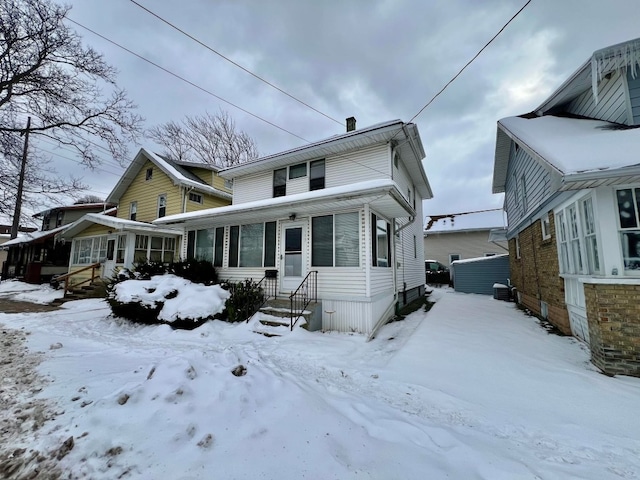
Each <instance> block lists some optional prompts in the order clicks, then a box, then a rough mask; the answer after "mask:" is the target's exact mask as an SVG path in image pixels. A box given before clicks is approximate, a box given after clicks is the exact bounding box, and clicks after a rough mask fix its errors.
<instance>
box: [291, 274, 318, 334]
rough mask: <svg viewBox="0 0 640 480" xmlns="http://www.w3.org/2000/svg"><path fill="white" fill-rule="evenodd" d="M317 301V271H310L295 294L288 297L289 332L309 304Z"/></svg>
mask: <svg viewBox="0 0 640 480" xmlns="http://www.w3.org/2000/svg"><path fill="white" fill-rule="evenodd" d="M317 301H318V271H317V270H312V271H310V272H309V273H307V276H306V277H304V280H302V282H301V283H300V285H299V286H298V288H297V289H296V291H295V292H293V293H292V294H291V295H289V303H290V306H291V330H293V327H294V326H295V325H296V323H298V320H300V317H301V316H302V315H303V314H304V310H305V309H306V308H307V307H308V306H309V304H310V303H311V302H317Z"/></svg>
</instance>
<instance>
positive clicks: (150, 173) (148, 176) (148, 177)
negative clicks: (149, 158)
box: [144, 167, 153, 181]
mask: <svg viewBox="0 0 640 480" xmlns="http://www.w3.org/2000/svg"><path fill="white" fill-rule="evenodd" d="M152 178H153V167H149V168H147V173H146V174H145V176H144V179H145V180H146V181H149V180H151V179H152Z"/></svg>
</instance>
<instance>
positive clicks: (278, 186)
mask: <svg viewBox="0 0 640 480" xmlns="http://www.w3.org/2000/svg"><path fill="white" fill-rule="evenodd" d="M278 174H281V175H282V180H283V182H280V181H278V183H276V180H281V179H279V178H278V176H279V175H278ZM272 185H273V198H277V197H285V196H286V195H287V167H284V168H276V169H275V170H274V171H273V181H272Z"/></svg>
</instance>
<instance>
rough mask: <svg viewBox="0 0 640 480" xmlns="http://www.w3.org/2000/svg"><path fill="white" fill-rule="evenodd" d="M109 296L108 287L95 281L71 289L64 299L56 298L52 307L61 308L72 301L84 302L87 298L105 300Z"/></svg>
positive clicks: (100, 281)
mask: <svg viewBox="0 0 640 480" xmlns="http://www.w3.org/2000/svg"><path fill="white" fill-rule="evenodd" d="M106 296H107V285H106V284H105V282H104V281H103V280H101V279H95V280H94V281H93V282H91V283H90V284H88V285H82V286H80V287H76V288H71V289H70V290H69V291H68V292H67V293H66V294H65V296H64V297H62V298H56V299H55V300H54V301H53V302H51V304H50V305H54V306H60V305H62V304H63V303H65V302H70V301H71V300H84V299H86V298H105V297H106Z"/></svg>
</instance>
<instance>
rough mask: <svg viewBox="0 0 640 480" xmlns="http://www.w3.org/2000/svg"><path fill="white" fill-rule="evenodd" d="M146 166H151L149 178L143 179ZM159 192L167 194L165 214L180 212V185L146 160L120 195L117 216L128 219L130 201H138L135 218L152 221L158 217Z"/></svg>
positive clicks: (141, 220) (140, 220)
mask: <svg viewBox="0 0 640 480" xmlns="http://www.w3.org/2000/svg"><path fill="white" fill-rule="evenodd" d="M148 168H153V176H152V178H151V180H145V178H146V174H147V169H148ZM161 194H166V195H167V212H166V214H167V215H173V214H176V213H182V208H181V199H182V196H181V194H180V187H179V186H177V185H174V184H173V181H172V180H171V178H169V176H167V175H166V174H165V173H164V172H163V171H162V170H160V168H158V167H157V166H156V165H155V164H153V163H152V162H150V161H147V162H146V163H145V164H144V166H143V167H142V168H141V169H140V171H139V172H138V174H137V175H136V177H135V178H134V179H133V181H132V182H131V184H130V185H129V188H127V191H126V192H125V193H124V194H123V195H122V197H120V200H119V202H118V203H119V204H118V218H125V219H128V218H129V208H130V205H131V202H138V211H137V214H136V220H137V221H139V222H152V221H153V220H155V219H156V218H158V196H159V195H161Z"/></svg>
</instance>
